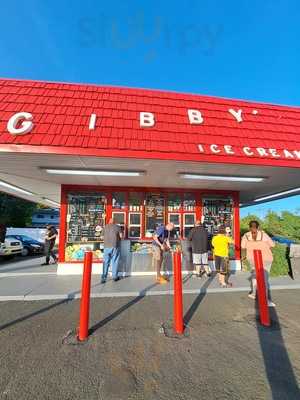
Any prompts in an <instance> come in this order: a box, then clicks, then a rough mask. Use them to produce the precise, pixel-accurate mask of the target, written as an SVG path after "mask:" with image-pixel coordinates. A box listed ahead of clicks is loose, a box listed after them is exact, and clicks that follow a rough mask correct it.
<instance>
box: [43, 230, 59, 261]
mask: <svg viewBox="0 0 300 400" xmlns="http://www.w3.org/2000/svg"><path fill="white" fill-rule="evenodd" d="M57 233H58V232H57V230H56V228H55V227H54V226H52V225H49V224H48V225H47V231H46V236H45V250H44V251H45V255H46V262H44V263H43V264H41V265H49V264H50V257H52V258H53V264H56V263H57V257H56V254H55V252H54V250H53V249H54V246H55V242H56V238H57Z"/></svg>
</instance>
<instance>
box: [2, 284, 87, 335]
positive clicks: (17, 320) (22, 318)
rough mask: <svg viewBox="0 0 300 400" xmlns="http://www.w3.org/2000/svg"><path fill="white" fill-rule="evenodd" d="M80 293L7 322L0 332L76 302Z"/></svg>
mask: <svg viewBox="0 0 300 400" xmlns="http://www.w3.org/2000/svg"><path fill="white" fill-rule="evenodd" d="M80 292H81V291H80V290H78V291H75V292H72V293H70V294H69V295H68V298H66V299H62V300H60V301H58V302H56V303H54V304H50V305H49V306H47V307H44V308H41V309H40V310H37V311H33V312H32V313H30V314H27V315H24V316H23V317H20V318H17V319H15V320H13V321H10V322H7V323H5V324H3V325H0V332H1V331H2V330H4V329H6V328H10V327H11V326H13V325H16V324H18V323H20V322H23V321H26V320H27V319H30V318H32V317H36V316H37V315H40V314H43V313H45V312H47V311H49V310H51V309H52V308H55V307H58V306H60V305H61V304H65V303H68V302H69V301H71V300H74V298H75V295H76V294H77V293H80Z"/></svg>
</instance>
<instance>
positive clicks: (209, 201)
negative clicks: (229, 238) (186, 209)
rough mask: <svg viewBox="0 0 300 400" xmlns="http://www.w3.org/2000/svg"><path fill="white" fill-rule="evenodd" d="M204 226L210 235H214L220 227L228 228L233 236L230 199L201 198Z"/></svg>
mask: <svg viewBox="0 0 300 400" xmlns="http://www.w3.org/2000/svg"><path fill="white" fill-rule="evenodd" d="M202 202H203V216H204V225H205V227H206V229H207V230H208V232H209V233H210V234H212V235H214V234H216V233H217V232H218V230H219V228H220V226H225V227H226V228H230V230H231V232H232V234H233V226H234V224H233V220H234V214H233V200H232V198H231V197H222V196H220V197H217V196H214V197H210V196H207V197H203V199H202Z"/></svg>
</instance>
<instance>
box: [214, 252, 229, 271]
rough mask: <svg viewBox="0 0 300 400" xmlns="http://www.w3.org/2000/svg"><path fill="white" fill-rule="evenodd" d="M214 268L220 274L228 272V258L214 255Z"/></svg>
mask: <svg viewBox="0 0 300 400" xmlns="http://www.w3.org/2000/svg"><path fill="white" fill-rule="evenodd" d="M215 268H216V271H217V272H219V273H220V274H228V271H229V259H228V258H227V257H220V256H215Z"/></svg>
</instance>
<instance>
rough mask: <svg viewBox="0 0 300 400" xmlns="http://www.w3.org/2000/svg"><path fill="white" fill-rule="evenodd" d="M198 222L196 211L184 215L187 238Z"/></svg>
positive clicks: (184, 230)
mask: <svg viewBox="0 0 300 400" xmlns="http://www.w3.org/2000/svg"><path fill="white" fill-rule="evenodd" d="M195 222H196V214H194V213H190V214H188V213H186V214H184V216H183V236H184V237H185V238H187V237H188V235H189V233H190V231H191V229H192V228H193V227H194V226H195Z"/></svg>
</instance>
